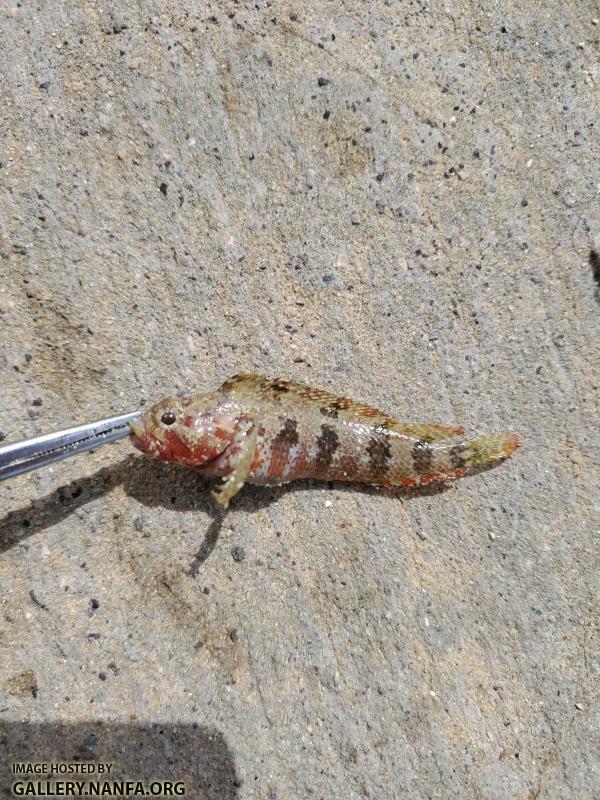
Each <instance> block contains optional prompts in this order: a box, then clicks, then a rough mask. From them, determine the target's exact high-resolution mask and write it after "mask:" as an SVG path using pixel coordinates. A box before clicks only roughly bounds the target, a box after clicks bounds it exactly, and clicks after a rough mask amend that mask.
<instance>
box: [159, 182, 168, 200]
mask: <svg viewBox="0 0 600 800" xmlns="http://www.w3.org/2000/svg"><path fill="white" fill-rule="evenodd" d="M158 188H159V189H160V191H161V192H162V193H163V194H164V196H165V197H166V196H167V184H166V183H165V182H164V181H163V182H162V183H161V185H160V186H159V187H158Z"/></svg>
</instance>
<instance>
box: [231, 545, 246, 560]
mask: <svg viewBox="0 0 600 800" xmlns="http://www.w3.org/2000/svg"><path fill="white" fill-rule="evenodd" d="M231 555H232V557H233V560H234V561H236V562H237V563H238V564H239V563H241V562H242V561H243V560H244V559H245V558H246V551H245V550H244V548H243V547H232V548H231Z"/></svg>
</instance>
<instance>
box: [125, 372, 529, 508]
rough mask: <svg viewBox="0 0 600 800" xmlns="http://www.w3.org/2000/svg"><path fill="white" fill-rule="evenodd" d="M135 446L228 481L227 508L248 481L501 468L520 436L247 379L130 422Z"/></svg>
mask: <svg viewBox="0 0 600 800" xmlns="http://www.w3.org/2000/svg"><path fill="white" fill-rule="evenodd" d="M130 425H131V429H132V430H131V436H132V443H133V445H134V447H136V448H137V449H138V450H140V451H141V452H142V453H145V454H147V455H149V456H151V457H153V458H155V459H158V460H159V461H166V462H172V463H176V464H183V465H186V466H188V467H194V468H196V469H197V470H199V471H200V472H201V473H202V474H204V475H207V476H209V477H216V478H222V479H223V481H222V483H221V484H220V485H219V486H218V487H217V489H216V490H215V491H214V492H213V495H214V497H215V499H216V500H217V502H219V503H220V504H221V505H222V506H224V507H225V508H226V507H227V506H228V504H229V502H230V501H231V500H232V498H233V497H235V495H236V494H237V493H238V492H239V491H240V489H241V488H242V486H243V485H244V484H245V483H246V482H249V483H254V484H262V485H266V486H278V485H280V484H282V483H287V482H289V481H293V480H298V479H302V478H313V479H318V480H328V481H352V482H355V483H361V484H372V485H377V486H384V487H395V486H399V487H403V488H412V487H419V486H426V485H429V484H432V483H437V482H442V481H449V480H453V479H455V478H460V477H462V476H463V475H466V474H467V473H468V472H469V471H472V470H473V469H474V468H477V467H481V466H485V465H491V464H494V463H495V462H499V461H502V460H503V459H505V458H507V457H508V456H510V455H512V454H513V453H514V452H515V451H516V450H518V449H519V447H520V446H521V440H520V437H519V435H518V434H517V433H513V432H509V433H495V434H491V435H486V436H481V437H479V438H474V439H470V438H466V436H465V429H464V428H463V427H462V426H460V425H443V424H439V423H435V422H425V423H412V422H398V421H397V420H395V419H394V418H392V417H390V416H388V415H387V414H385V413H384V412H382V411H379V410H378V409H376V408H373V407H372V406H370V405H366V404H364V403H361V402H355V401H354V400H350V399H348V398H346V397H338V396H336V395H333V394H331V393H329V392H327V391H324V390H322V389H314V388H312V387H310V386H305V385H304V384H301V383H295V382H294V381H291V380H284V379H274V380H272V379H269V378H266V377H264V376H262V375H258V374H256V373H240V374H238V375H234V376H233V377H232V378H229V379H228V380H226V381H225V383H223V385H222V386H221V387H220V388H219V389H217V391H215V392H212V393H207V394H196V395H191V396H186V397H176V396H170V397H166V398H165V399H164V400H161V401H160V402H159V403H156V404H155V405H153V406H152V407H151V408H149V409H148V410H147V411H146V412H145V413H144V414H142V416H141V417H140V418H139V419H138V420H136V421H134V422H132V423H130Z"/></svg>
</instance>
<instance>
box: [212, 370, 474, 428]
mask: <svg viewBox="0 0 600 800" xmlns="http://www.w3.org/2000/svg"><path fill="white" fill-rule="evenodd" d="M219 391H221V392H224V393H228V394H235V395H237V396H238V397H240V396H241V397H243V396H244V395H246V396H248V395H251V396H252V397H256V395H257V394H263V395H265V396H266V397H268V398H270V399H272V400H277V401H279V402H282V403H285V404H288V403H290V404H293V402H294V400H298V401H300V402H302V403H310V404H312V405H315V406H317V407H318V408H319V410H320V412H321V414H322V415H323V416H324V417H330V418H333V419H347V420H348V419H363V420H364V421H365V422H367V423H368V424H369V425H372V426H373V427H378V426H381V427H382V428H387V429H388V430H394V431H397V432H398V433H400V434H403V435H404V436H411V437H414V438H416V439H421V440H423V441H426V442H433V441H443V440H445V439H448V438H453V437H455V436H461V435H463V434H464V432H465V431H464V428H461V427H458V426H451V425H439V424H437V423H433V422H432V423H411V422H407V423H403V422H397V421H396V420H395V419H393V418H392V417H390V416H388V415H387V414H385V413H384V412H383V411H380V410H379V409H377V408H374V407H373V406H369V405H367V404H366V403H357V402H356V401H355V400H350V399H349V398H347V397H340V396H339V395H335V394H331V393H330V392H327V391H325V390H324V389H313V388H312V386H306V385H305V384H303V383H296V382H295V381H289V380H285V379H283V378H276V379H275V380H270V379H269V378H265V377H264V376H263V375H258V374H257V373H255V372H242V373H240V374H238V375H234V376H233V377H232V378H229V380H226V381H225V383H224V384H223V385H222V386H221V388H220V390H219Z"/></svg>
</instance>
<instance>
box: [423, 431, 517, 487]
mask: <svg viewBox="0 0 600 800" xmlns="http://www.w3.org/2000/svg"><path fill="white" fill-rule="evenodd" d="M519 447H521V439H520V437H519V435H518V434H517V433H513V432H509V433H493V434H490V435H489V436H481V437H479V438H478V439H471V440H467V441H463V442H458V443H456V444H451V443H450V442H448V444H444V446H443V447H437V448H436V449H435V454H434V457H433V458H432V460H431V470H430V471H428V472H424V473H422V474H421V476H420V480H419V481H418V483H420V484H421V485H423V484H428V483H436V482H437V481H448V480H452V479H454V478H460V477H462V476H463V475H465V474H466V473H467V472H468V470H470V469H473V468H474V467H482V466H486V465H488V464H494V463H495V462H497V461H501V460H503V459H505V458H508V457H509V456H511V455H512V454H513V453H515V452H516V451H517V450H518V449H519Z"/></svg>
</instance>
